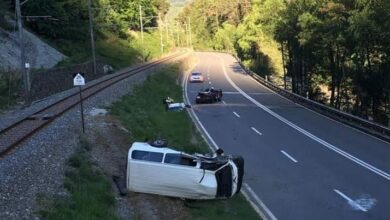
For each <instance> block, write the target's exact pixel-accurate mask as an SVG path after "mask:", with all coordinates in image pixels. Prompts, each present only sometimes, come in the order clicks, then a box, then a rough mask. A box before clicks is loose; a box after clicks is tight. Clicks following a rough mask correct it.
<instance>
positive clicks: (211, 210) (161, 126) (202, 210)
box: [111, 65, 259, 219]
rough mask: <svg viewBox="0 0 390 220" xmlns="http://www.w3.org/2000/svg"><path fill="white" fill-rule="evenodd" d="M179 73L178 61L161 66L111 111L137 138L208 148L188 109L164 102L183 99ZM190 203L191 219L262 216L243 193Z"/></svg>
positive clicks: (181, 147) (187, 148) (193, 148)
mask: <svg viewBox="0 0 390 220" xmlns="http://www.w3.org/2000/svg"><path fill="white" fill-rule="evenodd" d="M178 74H179V69H178V66H175V65H173V66H169V67H167V68H165V69H163V70H160V71H159V72H158V73H156V74H155V75H153V76H151V77H148V79H147V80H146V81H145V83H144V84H143V85H141V86H138V87H136V88H135V90H134V92H133V95H129V96H126V97H124V98H123V99H122V100H121V101H120V102H117V103H115V104H114V105H113V106H112V109H111V113H112V114H113V115H115V116H116V117H117V118H119V119H120V120H121V122H122V124H123V125H124V126H126V127H127V129H128V130H130V131H131V135H132V138H133V140H137V141H142V140H144V139H145V138H155V137H163V138H166V139H167V140H168V141H169V146H174V147H175V148H176V149H177V150H182V151H186V152H189V153H192V152H202V153H204V152H208V151H209V148H208V147H207V145H206V143H205V142H204V141H203V139H202V138H201V136H200V135H199V133H198V132H197V130H196V127H195V126H194V124H193V122H192V121H191V119H190V117H189V115H188V114H187V112H186V111H183V112H167V111H166V110H165V107H164V105H163V104H162V99H163V98H164V97H166V96H170V97H171V98H173V99H174V100H175V101H179V102H180V101H182V88H181V87H180V86H179V85H178V84H177V83H176V82H177V79H178ZM186 207H188V211H189V213H190V215H191V219H259V217H258V215H257V213H256V212H255V211H254V210H253V209H252V207H251V206H250V204H249V203H248V202H247V201H246V200H245V198H244V197H243V196H242V195H241V194H240V195H237V196H235V197H233V198H231V199H228V200H212V201H186Z"/></svg>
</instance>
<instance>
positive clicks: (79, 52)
mask: <svg viewBox="0 0 390 220" xmlns="http://www.w3.org/2000/svg"><path fill="white" fill-rule="evenodd" d="M140 38H141V37H140V33H139V32H131V33H130V34H129V35H128V37H127V39H122V38H119V37H118V36H116V35H113V34H112V33H108V32H105V31H102V32H101V33H99V34H98V37H97V40H96V42H95V49H96V57H97V59H100V60H102V61H104V62H106V63H108V64H110V65H111V66H114V67H115V68H123V67H128V66H131V65H133V64H135V63H137V62H140V61H142V59H143V57H144V60H146V61H148V60H151V59H154V58H158V57H160V56H161V49H160V32H158V31H153V32H145V33H144V49H143V50H142V44H141V39H140ZM46 40H47V39H46ZM47 41H48V42H49V43H50V44H52V45H54V47H56V48H58V49H59V50H60V51H61V52H62V53H64V54H65V55H67V56H68V58H66V59H65V60H63V61H62V62H60V63H59V64H58V66H68V65H72V64H76V63H82V62H86V61H88V60H90V59H91V57H92V52H91V43H90V41H89V40H87V41H84V42H74V41H69V40H63V39H59V40H52V41H51V40H47ZM164 41H165V35H164ZM164 44H166V45H165V53H167V52H168V51H169V50H170V49H171V48H172V43H168V44H167V43H164Z"/></svg>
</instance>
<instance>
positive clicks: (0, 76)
mask: <svg viewBox="0 0 390 220" xmlns="http://www.w3.org/2000/svg"><path fill="white" fill-rule="evenodd" d="M15 75H16V74H15V73H13V72H8V73H7V72H5V71H0V112H1V111H2V110H6V109H8V108H10V107H11V106H13V105H15V104H16V102H17V99H18V98H19V97H18V94H17V90H18V86H19V85H20V79H19V77H16V76H15Z"/></svg>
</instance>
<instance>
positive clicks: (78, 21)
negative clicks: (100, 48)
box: [23, 0, 89, 41]
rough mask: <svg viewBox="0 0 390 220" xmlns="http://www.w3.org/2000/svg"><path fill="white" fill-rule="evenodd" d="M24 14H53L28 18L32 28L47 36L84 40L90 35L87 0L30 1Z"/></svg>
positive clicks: (25, 7) (25, 6)
mask: <svg viewBox="0 0 390 220" xmlns="http://www.w3.org/2000/svg"><path fill="white" fill-rule="evenodd" d="M23 14H27V15H31V16H52V17H53V19H42V18H35V19H34V18H31V19H28V20H27V24H28V25H29V26H30V28H31V29H32V30H34V31H35V32H37V33H39V34H40V35H42V36H46V37H47V38H51V39H67V40H69V39H71V40H73V41H83V40H85V39H87V38H88V37H89V35H88V10H87V0H82V1H75V0H72V1H70V0H61V1H46V0H34V1H29V2H28V3H26V4H25V5H23Z"/></svg>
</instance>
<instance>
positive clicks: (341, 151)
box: [216, 56, 390, 180]
mask: <svg viewBox="0 0 390 220" xmlns="http://www.w3.org/2000/svg"><path fill="white" fill-rule="evenodd" d="M216 57H218V58H219V59H220V60H221V65H222V69H223V73H224V75H225V78H226V79H227V80H228V82H229V83H230V85H232V86H233V87H234V88H235V89H236V90H237V91H238V92H240V93H241V94H242V95H243V96H244V97H245V98H247V99H248V100H249V101H251V102H252V103H253V104H255V105H257V106H258V107H259V108H261V109H263V110H264V111H265V112H267V113H269V114H270V115H272V116H274V117H275V118H277V119H279V120H280V121H281V122H283V123H285V124H287V125H288V126H290V127H291V128H293V129H295V130H297V131H298V132H300V133H302V134H303V135H305V136H307V137H309V138H311V139H312V140H314V141H316V142H318V143H320V144H321V145H323V146H325V147H326V148H328V149H330V150H332V151H334V152H336V153H338V154H340V155H341V156H343V157H345V158H347V159H349V160H351V161H353V162H355V163H357V164H359V165H361V166H362V167H365V168H366V169H368V170H370V171H372V172H374V173H376V174H378V175H379V176H381V177H383V178H385V179H387V180H390V174H388V173H386V172H385V171H383V170H380V169H378V168H376V167H374V166H373V165H371V164H369V163H367V162H364V161H362V160H360V159H359V158H357V157H355V156H353V155H351V154H349V153H347V152H345V151H343V150H341V149H339V148H337V147H336V146H334V145H332V144H330V143H328V142H326V141H324V140H322V139H321V138H319V137H317V136H315V135H313V134H312V133H310V132H308V131H306V130H304V129H303V128H301V127H299V126H297V125H296V124H294V123H292V122H290V121H289V120H287V119H285V118H284V117H282V116H280V115H278V114H277V113H275V112H273V111H272V110H270V109H269V108H267V107H265V106H264V105H262V104H260V103H259V102H258V101H256V100H255V99H254V98H252V97H250V96H249V95H248V94H246V93H245V92H244V91H242V90H241V89H240V88H239V87H238V86H237V85H236V84H235V83H234V82H233V81H232V79H231V78H230V77H229V75H228V74H227V72H226V68H225V62H224V60H223V59H222V58H221V57H219V56H216Z"/></svg>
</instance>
